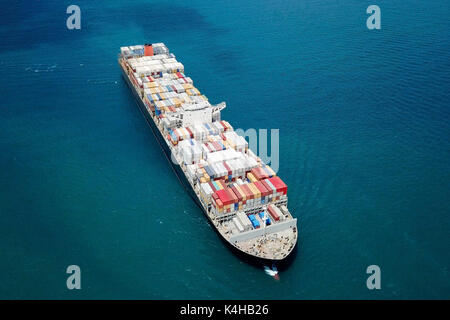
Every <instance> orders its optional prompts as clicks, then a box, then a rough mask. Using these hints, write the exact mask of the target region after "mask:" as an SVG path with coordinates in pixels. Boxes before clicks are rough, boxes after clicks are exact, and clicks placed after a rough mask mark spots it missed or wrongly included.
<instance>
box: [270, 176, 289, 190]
mask: <svg viewBox="0 0 450 320" xmlns="http://www.w3.org/2000/svg"><path fill="white" fill-rule="evenodd" d="M268 180H269V181H270V183H271V184H272V185H273V186H274V187H275V188H276V189H277V192H283V194H286V193H287V185H286V184H285V183H284V182H283V180H281V179H280V177H272V178H269V179H268Z"/></svg>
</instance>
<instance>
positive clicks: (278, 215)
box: [267, 204, 284, 221]
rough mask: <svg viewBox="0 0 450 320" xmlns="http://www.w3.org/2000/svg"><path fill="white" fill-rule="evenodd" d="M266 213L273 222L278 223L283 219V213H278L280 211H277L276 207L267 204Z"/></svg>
mask: <svg viewBox="0 0 450 320" xmlns="http://www.w3.org/2000/svg"><path fill="white" fill-rule="evenodd" d="M267 212H269V214H270V215H271V216H272V218H273V219H274V220H275V221H280V220H283V219H284V215H283V213H282V212H281V211H280V209H278V207H277V206H274V205H273V204H269V205H268V206H267Z"/></svg>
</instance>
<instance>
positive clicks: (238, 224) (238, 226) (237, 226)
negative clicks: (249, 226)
mask: <svg viewBox="0 0 450 320" xmlns="http://www.w3.org/2000/svg"><path fill="white" fill-rule="evenodd" d="M233 223H234V225H235V226H236V228H237V229H238V231H239V232H244V227H243V226H242V224H241V223H240V222H239V219H238V218H237V217H234V218H233Z"/></svg>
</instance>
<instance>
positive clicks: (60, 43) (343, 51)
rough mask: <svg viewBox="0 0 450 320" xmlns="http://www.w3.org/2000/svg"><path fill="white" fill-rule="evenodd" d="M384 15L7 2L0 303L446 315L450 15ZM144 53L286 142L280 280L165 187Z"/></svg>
mask: <svg viewBox="0 0 450 320" xmlns="http://www.w3.org/2000/svg"><path fill="white" fill-rule="evenodd" d="M71 4H77V5H79V6H80V8H81V30H68V29H67V28H66V19H67V17H68V14H66V8H67V7H68V6H69V5H71ZM376 4H377V5H379V6H380V8H381V26H382V28H381V30H368V29H367V27H366V19H367V17H368V15H367V14H366V8H367V6H368V5H369V3H364V2H361V1H356V0H348V1H342V2H341V1H327V0H311V1H304V0H287V1H273V0H259V1H255V0H249V1H245V2H243V1H237V0H230V1H224V2H223V3H216V2H212V1H205V0H202V1H200V0H194V1H170V2H162V1H157V2H153V1H143V0H142V1H81V0H80V1H76V3H72V1H65V0H64V1H55V0H53V1H27V2H25V1H23V2H14V3H9V2H8V3H7V2H5V1H2V3H1V4H0V6H1V10H0V39H1V41H0V74H1V77H0V96H1V103H0V121H1V128H0V168H1V170H0V298H2V299H17V298H29V299H98V298H101V299H118V298H122V299H382V298H384V299H412V298H425V299H437V298H441V299H442V298H444V299H448V298H450V276H449V265H450V250H449V245H450V241H449V239H450V237H449V235H450V217H449V216H450V203H449V199H450V192H449V191H450V146H449V138H450V104H449V101H450V44H449V40H450V21H449V19H448V16H449V15H450V3H449V2H448V1H418V0H409V1H400V0H395V1H386V0H378V1H377V2H376ZM146 42H164V43H166V45H167V46H168V47H169V48H170V49H171V51H172V52H174V53H175V54H176V55H177V58H178V59H179V60H181V61H182V62H183V63H184V65H185V68H186V73H187V74H188V75H189V76H191V77H192V78H193V79H194V82H195V84H196V86H197V87H198V88H199V89H200V90H201V91H202V92H203V93H204V94H206V95H207V96H208V97H209V99H210V101H211V102H213V103H218V102H220V101H226V102H227V109H225V110H224V111H223V113H222V117H223V118H224V119H226V120H228V121H230V123H231V124H232V125H233V126H234V127H235V128H242V129H249V128H255V129H280V145H279V152H280V154H281V156H280V168H279V172H278V173H279V175H280V176H281V177H282V178H283V179H284V180H285V181H286V183H287V184H288V187H289V207H290V209H291V211H292V212H293V214H294V215H295V216H296V217H297V218H298V223H299V230H300V238H299V243H298V251H297V255H296V256H295V259H294V260H293V261H292V263H291V264H290V265H289V266H288V267H287V268H286V269H285V270H283V271H282V272H281V273H280V281H274V280H273V279H272V278H270V277H268V276H267V275H266V274H264V272H263V270H262V268H260V267H257V266H254V265H250V264H248V263H246V262H244V261H242V260H241V259H239V258H238V257H237V256H236V255H235V254H234V253H232V252H231V251H230V250H229V249H228V248H227V247H226V246H225V245H224V243H223V242H222V241H221V240H220V239H219V237H218V235H217V234H216V233H215V232H214V231H213V229H212V228H211V226H210V225H209V224H208V222H207V220H206V219H205V217H204V216H203V213H202V212H201V211H200V209H199V208H198V207H197V206H196V205H195V204H194V202H193V201H192V200H191V199H190V198H189V196H188V195H187V194H186V193H185V192H184V191H183V188H182V186H181V185H180V183H179V182H178V180H177V179H176V177H175V175H174V173H173V172H172V170H171V169H170V167H169V165H168V163H167V160H166V159H165V157H164V155H163V153H162V151H161V150H160V149H159V146H158V144H157V143H156V141H155V140H154V137H153V135H152V133H151V131H150V128H149V127H148V126H147V124H146V122H145V120H144V118H143V117H142V115H141V114H140V112H139V110H138V108H137V107H136V105H135V102H134V101H133V98H132V95H131V93H130V90H129V89H128V88H127V86H126V83H125V82H124V81H123V79H122V78H121V74H120V70H119V67H118V65H117V61H116V59H117V54H118V51H119V47H120V46H124V45H134V44H142V43H146ZM72 264H75V265H79V266H80V268H81V274H82V277H81V279H82V280H81V283H82V289H81V290H72V291H70V290H68V289H67V288H66V278H67V276H68V275H67V274H66V272H65V271H66V268H67V266H69V265H72ZM373 264H375V265H378V266H380V269H381V290H368V289H367V287H366V279H367V277H368V275H367V274H366V268H367V266H369V265H373Z"/></svg>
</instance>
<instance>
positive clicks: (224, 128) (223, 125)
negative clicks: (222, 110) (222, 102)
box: [219, 120, 228, 131]
mask: <svg viewBox="0 0 450 320" xmlns="http://www.w3.org/2000/svg"><path fill="white" fill-rule="evenodd" d="M219 123H220V124H221V125H222V127H223V130H224V131H227V129H228V128H227V126H226V125H225V124H224V123H223V120H222V121H219Z"/></svg>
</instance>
